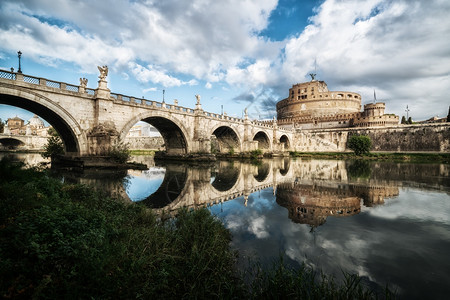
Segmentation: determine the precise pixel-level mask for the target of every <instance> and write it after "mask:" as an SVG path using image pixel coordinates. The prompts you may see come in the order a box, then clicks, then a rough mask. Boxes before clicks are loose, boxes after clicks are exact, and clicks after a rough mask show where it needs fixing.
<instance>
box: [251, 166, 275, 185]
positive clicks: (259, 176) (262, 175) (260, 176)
mask: <svg viewBox="0 0 450 300" xmlns="http://www.w3.org/2000/svg"><path fill="white" fill-rule="evenodd" d="M270 171H271V168H270V166H269V164H268V163H266V162H263V163H261V164H260V165H258V170H257V173H256V174H255V175H253V176H254V177H255V179H256V181H258V182H264V181H265V180H266V178H267V176H268V175H269V173H270Z"/></svg>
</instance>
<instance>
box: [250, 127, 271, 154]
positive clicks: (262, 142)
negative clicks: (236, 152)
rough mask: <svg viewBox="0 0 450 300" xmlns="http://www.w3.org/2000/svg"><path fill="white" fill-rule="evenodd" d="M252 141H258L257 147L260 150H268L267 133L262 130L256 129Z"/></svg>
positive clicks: (269, 145) (269, 147)
mask: <svg viewBox="0 0 450 300" xmlns="http://www.w3.org/2000/svg"><path fill="white" fill-rule="evenodd" d="M253 140H254V141H257V142H258V148H259V149H262V150H270V149H271V143H270V139H269V135H268V134H267V133H266V132H264V131H258V132H257V133H256V134H255V136H254V137H253Z"/></svg>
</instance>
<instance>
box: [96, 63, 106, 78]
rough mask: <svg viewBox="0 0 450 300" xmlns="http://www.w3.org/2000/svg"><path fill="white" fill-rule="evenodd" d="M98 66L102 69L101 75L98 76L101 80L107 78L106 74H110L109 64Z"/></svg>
mask: <svg viewBox="0 0 450 300" xmlns="http://www.w3.org/2000/svg"><path fill="white" fill-rule="evenodd" d="M97 68H98V70H99V71H100V76H98V78H100V80H105V78H106V76H108V66H103V67H100V66H97Z"/></svg>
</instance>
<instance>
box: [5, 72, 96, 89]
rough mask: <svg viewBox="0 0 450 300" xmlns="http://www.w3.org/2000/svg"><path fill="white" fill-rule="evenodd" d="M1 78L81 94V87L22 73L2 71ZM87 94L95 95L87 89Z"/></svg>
mask: <svg viewBox="0 0 450 300" xmlns="http://www.w3.org/2000/svg"><path fill="white" fill-rule="evenodd" d="M0 78H5V79H10V80H15V81H23V82H26V83H31V84H35V85H41V86H47V87H51V88H55V89H61V90H65V91H70V92H75V93H78V92H80V87H79V86H78V85H73V84H69V83H65V82H60V81H54V80H49V79H45V78H41V77H35V76H30V75H25V74H22V73H17V72H11V71H7V70H1V69H0ZM86 92H87V93H88V94H90V95H93V94H94V90H93V89H86Z"/></svg>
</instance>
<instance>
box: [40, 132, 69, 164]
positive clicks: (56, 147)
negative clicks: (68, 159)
mask: <svg viewBox="0 0 450 300" xmlns="http://www.w3.org/2000/svg"><path fill="white" fill-rule="evenodd" d="M48 134H49V135H50V137H49V138H48V139H47V144H45V146H44V152H43V153H41V155H42V157H44V158H49V157H53V156H55V155H60V154H64V144H63V142H62V140H61V138H60V136H59V134H58V132H56V130H55V129H53V127H50V128H49V130H48Z"/></svg>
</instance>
